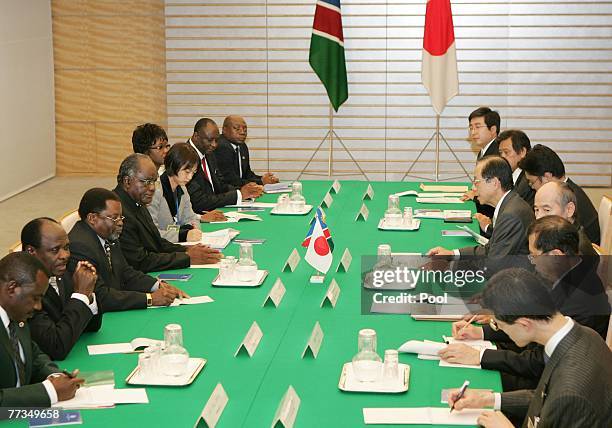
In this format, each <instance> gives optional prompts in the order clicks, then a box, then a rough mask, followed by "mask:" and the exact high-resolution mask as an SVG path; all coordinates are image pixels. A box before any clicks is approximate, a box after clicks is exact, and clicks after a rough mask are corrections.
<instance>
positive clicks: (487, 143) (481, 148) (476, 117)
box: [462, 107, 501, 218]
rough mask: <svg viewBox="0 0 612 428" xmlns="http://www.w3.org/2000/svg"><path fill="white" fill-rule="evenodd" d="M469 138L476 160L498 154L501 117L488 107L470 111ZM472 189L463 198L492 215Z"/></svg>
mask: <svg viewBox="0 0 612 428" xmlns="http://www.w3.org/2000/svg"><path fill="white" fill-rule="evenodd" d="M468 123H469V140H470V142H471V143H472V145H474V146H475V147H476V148H477V149H478V154H477V155H476V162H478V161H479V160H480V159H482V158H483V157H485V156H491V155H498V154H499V146H498V144H497V134H499V126H500V123H501V119H500V117H499V113H497V112H496V111H494V110H491V109H490V108H489V107H480V108H477V109H476V110H474V111H473V112H472V113H470V116H469V117H468ZM476 196H477V195H476V194H475V193H474V191H473V190H471V191H468V192H467V193H466V194H465V195H463V198H462V199H463V200H468V199H473V200H474V202H475V203H476V211H477V212H478V213H480V214H483V215H485V216H486V217H489V218H492V217H493V209H492V208H491V207H490V206H488V205H486V204H484V203H483V202H482V201H480V200H479V199H478V198H477V197H476Z"/></svg>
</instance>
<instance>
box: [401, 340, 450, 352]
mask: <svg viewBox="0 0 612 428" xmlns="http://www.w3.org/2000/svg"><path fill="white" fill-rule="evenodd" d="M447 346H448V345H447V344H446V343H439V342H429V341H422V340H409V341H408V342H405V343H404V344H402V346H400V347H399V349H398V351H399V352H409V353H412V354H424V355H438V351H440V350H441V349H444V348H446V347H447Z"/></svg>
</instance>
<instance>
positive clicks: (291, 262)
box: [283, 248, 300, 272]
mask: <svg viewBox="0 0 612 428" xmlns="http://www.w3.org/2000/svg"><path fill="white" fill-rule="evenodd" d="M299 262H300V253H298V251H297V250H296V249H295V248H294V249H293V251H292V252H291V254H289V258H288V259H287V261H286V262H285V264H284V265H283V272H286V271H287V268H289V270H290V271H291V272H294V271H295V268H296V267H297V265H298V263H299Z"/></svg>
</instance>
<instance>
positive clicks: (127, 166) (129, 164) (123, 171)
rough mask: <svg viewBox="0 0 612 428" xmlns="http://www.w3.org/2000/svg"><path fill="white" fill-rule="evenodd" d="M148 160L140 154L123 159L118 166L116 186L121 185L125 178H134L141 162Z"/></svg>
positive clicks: (133, 154)
mask: <svg viewBox="0 0 612 428" xmlns="http://www.w3.org/2000/svg"><path fill="white" fill-rule="evenodd" d="M144 159H149V157H148V156H147V155H143V154H142V153H132V154H131V155H129V156H128V157H127V158H125V159H123V162H121V165H120V166H119V174H117V184H121V183H122V182H123V179H124V178H125V177H134V176H135V175H136V171H138V165H139V164H140V161H141V160H144Z"/></svg>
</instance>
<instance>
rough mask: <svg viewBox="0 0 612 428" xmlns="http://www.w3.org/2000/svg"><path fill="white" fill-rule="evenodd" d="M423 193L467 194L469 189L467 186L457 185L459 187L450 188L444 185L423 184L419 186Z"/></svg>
mask: <svg viewBox="0 0 612 428" xmlns="http://www.w3.org/2000/svg"><path fill="white" fill-rule="evenodd" d="M419 187H420V188H421V190H422V191H423V192H442V193H452V192H455V193H458V192H462V193H465V192H467V191H468V187H467V186H466V185H457V186H452V185H451V186H449V185H443V184H425V183H421V184H420V185H419Z"/></svg>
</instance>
